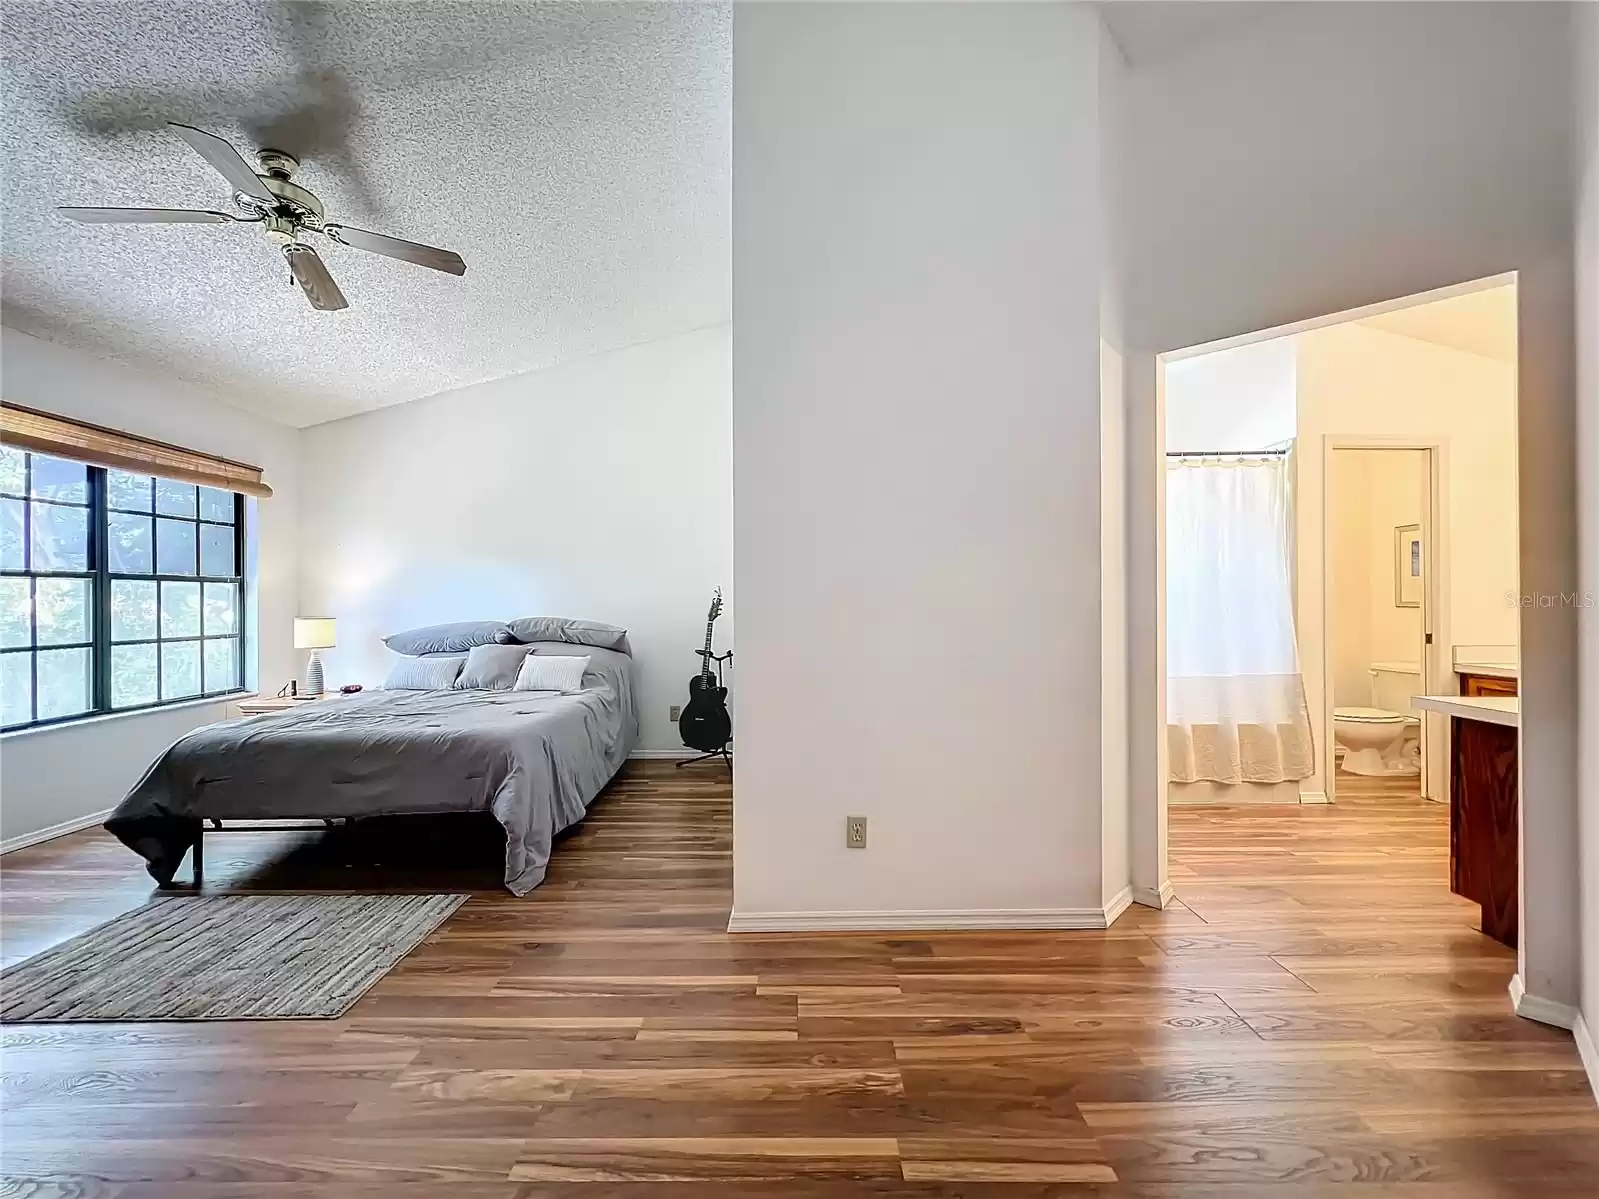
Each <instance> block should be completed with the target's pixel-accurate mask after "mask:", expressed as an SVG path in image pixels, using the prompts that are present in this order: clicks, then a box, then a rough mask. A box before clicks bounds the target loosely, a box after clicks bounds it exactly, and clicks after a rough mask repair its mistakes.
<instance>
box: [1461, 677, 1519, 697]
mask: <svg viewBox="0 0 1599 1199" xmlns="http://www.w3.org/2000/svg"><path fill="white" fill-rule="evenodd" d="M1460 694H1462V695H1515V694H1516V680H1515V679H1502V678H1500V677H1499V676H1498V675H1492V674H1463V675H1461V676H1460Z"/></svg>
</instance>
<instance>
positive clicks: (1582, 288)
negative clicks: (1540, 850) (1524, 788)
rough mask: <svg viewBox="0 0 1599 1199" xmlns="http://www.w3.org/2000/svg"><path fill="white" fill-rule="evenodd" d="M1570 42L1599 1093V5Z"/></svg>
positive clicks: (1587, 11)
mask: <svg viewBox="0 0 1599 1199" xmlns="http://www.w3.org/2000/svg"><path fill="white" fill-rule="evenodd" d="M1577 7H1578V9H1579V12H1578V14H1577V18H1576V19H1577V28H1576V30H1575V36H1574V37H1573V39H1572V46H1573V58H1574V61H1575V64H1576V86H1575V87H1574V88H1573V89H1572V94H1573V97H1574V101H1575V108H1576V121H1575V126H1576V139H1575V140H1576V146H1577V156H1576V157H1577V171H1576V193H1577V203H1576V210H1577V218H1576V224H1577V232H1576V255H1575V260H1576V264H1577V279H1576V284H1577V288H1576V292H1577V317H1576V330H1577V422H1578V451H1577V453H1578V479H1579V482H1580V487H1579V491H1578V512H1579V513H1580V520H1579V530H1578V532H1579V536H1580V544H1581V550H1580V554H1581V577H1580V580H1579V582H1580V585H1581V591H1580V594H1581V596H1582V601H1583V602H1582V604H1581V605H1580V607H1579V609H1578V620H1579V622H1580V624H1579V634H1580V636H1579V643H1580V645H1579V648H1580V654H1581V658H1580V662H1579V666H1578V669H1579V671H1580V672H1581V684H1580V691H1581V697H1582V703H1581V710H1580V713H1579V717H1578V732H1577V744H1578V746H1579V747H1580V753H1581V760H1580V772H1579V778H1580V788H1581V794H1580V803H1581V809H1580V812H1579V822H1580V839H1579V853H1580V855H1581V856H1580V861H1579V870H1580V873H1581V879H1582V903H1581V907H1580V919H1581V936H1582V985H1581V1010H1582V1017H1583V1023H1584V1025H1585V1031H1586V1032H1587V1048H1588V1050H1589V1052H1590V1053H1593V1056H1592V1057H1590V1058H1588V1060H1587V1062H1586V1064H1587V1067H1588V1080H1589V1082H1590V1083H1592V1084H1593V1085H1594V1087H1595V1089H1596V1090H1599V1052H1595V1050H1594V1037H1595V1036H1599V5H1594V4H1586V5H1578V6H1577Z"/></svg>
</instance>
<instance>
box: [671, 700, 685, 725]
mask: <svg viewBox="0 0 1599 1199" xmlns="http://www.w3.org/2000/svg"><path fill="white" fill-rule="evenodd" d="M667 711H668V712H670V713H671V714H672V721H673V723H674V724H675V723H676V722H677V721H679V720H681V719H683V705H682V704H673V705H672V706H671V707H670V708H668V709H667Z"/></svg>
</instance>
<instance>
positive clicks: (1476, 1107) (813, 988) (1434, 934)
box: [0, 763, 1599, 1199]
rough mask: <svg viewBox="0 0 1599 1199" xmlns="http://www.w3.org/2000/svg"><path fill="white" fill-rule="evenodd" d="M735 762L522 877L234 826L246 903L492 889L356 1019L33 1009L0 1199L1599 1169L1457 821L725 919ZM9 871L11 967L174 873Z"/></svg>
mask: <svg viewBox="0 0 1599 1199" xmlns="http://www.w3.org/2000/svg"><path fill="white" fill-rule="evenodd" d="M725 779H726V775H725V774H724V773H722V772H721V771H720V770H719V769H718V768H716V767H704V768H699V772H697V773H690V772H684V774H683V775H676V774H674V773H673V772H672V771H671V770H670V768H663V767H662V764H651V763H645V764H641V765H640V766H639V767H637V768H632V769H630V770H629V772H628V774H627V776H626V777H625V779H624V780H623V781H621V782H619V783H618V784H617V785H616V786H615V787H613V788H612V790H611V791H610V793H609V794H608V795H607V796H606V797H605V798H603V799H602V800H601V801H600V802H599V803H598V804H597V805H596V807H595V808H594V810H593V812H592V814H591V817H590V819H589V820H588V822H587V823H586V825H585V826H584V828H583V829H582V831H580V832H579V833H578V834H577V835H575V836H573V837H571V838H570V839H568V840H567V841H566V842H564V843H563V844H562V845H561V846H560V847H559V848H558V850H557V853H556V856H555V859H554V864H553V867H552V869H551V872H550V877H549V880H548V882H547V883H546V884H545V885H544V886H543V887H542V888H540V889H539V890H538V891H537V892H535V893H534V894H533V895H531V896H529V897H527V898H525V899H521V900H518V899H514V898H512V897H511V896H510V895H507V894H505V893H503V892H499V891H497V890H495V889H494V883H495V880H496V878H497V866H498V863H497V861H496V860H495V855H494V846H493V830H492V828H490V829H489V830H487V832H488V833H489V837H488V841H487V843H486V844H485V842H484V841H482V840H480V839H479V837H478V834H479V833H481V832H483V831H484V830H481V829H477V830H473V831H471V832H470V835H468V834H467V833H465V832H463V833H462V835H461V837H460V844H459V845H456V846H448V848H449V849H450V852H445V853H444V854H443V856H444V858H445V859H446V860H445V863H444V865H443V866H442V867H438V868H433V869H431V870H428V869H424V868H423V867H422V866H421V865H419V864H417V863H415V862H414V861H413V862H403V861H402V862H401V863H399V864H396V863H395V858H396V856H399V857H402V858H403V856H404V852H405V843H404V842H401V843H393V842H387V843H386V842H385V840H384V839H383V838H382V837H376V838H374V839H372V840H369V841H363V840H361V839H360V838H354V839H347V840H344V841H340V840H338V839H336V838H335V839H331V840H330V839H327V838H323V837H321V836H309V835H303V834H295V835H285V836H277V835H274V836H270V837H267V836H253V837H234V838H220V837H219V838H215V839H213V842H212V844H211V845H210V846H209V851H208V861H207V870H208V883H209V884H210V885H212V886H216V887H225V886H258V887H259V886H295V885H298V886H319V887H342V888H348V889H360V888H370V887H372V886H373V885H375V882H376V880H378V879H380V878H384V877H388V878H393V877H397V876H403V877H405V878H407V880H408V882H410V883H415V884H416V885H417V886H418V887H419V888H432V887H462V886H466V887H473V888H481V893H480V894H474V896H473V898H472V899H471V900H469V901H468V903H467V904H466V905H465V906H464V907H463V908H462V909H461V910H460V911H459V912H458V913H457V914H456V915H455V916H454V917H452V918H451V919H450V920H449V922H448V923H447V924H446V925H445V926H444V927H443V928H441V929H440V930H439V931H438V932H437V933H435V934H434V935H433V936H432V937H430V938H429V939H428V940H427V941H426V942H425V943H424V944H423V945H422V946H421V947H420V948H419V949H418V950H417V951H416V952H415V953H413V954H412V955H411V956H410V957H408V958H407V959H406V960H405V961H403V962H402V963H401V964H400V965H399V966H398V968H396V969H395V970H394V971H393V972H392V973H391V974H390V975H389V976H388V977H386V978H385V979H383V980H382V981H381V982H380V983H379V984H378V985H377V986H376V987H375V988H374V989H373V990H372V991H371V992H370V993H369V994H368V995H367V996H366V998H364V999H363V1000H362V1001H361V1002H360V1003H358V1004H357V1005H356V1006H355V1007H354V1008H353V1009H352V1010H351V1012H350V1013H349V1014H348V1015H347V1016H345V1017H344V1018H342V1019H339V1020H335V1021H302V1022H268V1023H230V1024H145V1025H100V1026H94V1025H14V1026H10V1027H7V1028H5V1029H4V1030H3V1042H0V1043H3V1046H4V1058H3V1064H0V1075H3V1078H0V1083H3V1090H0V1098H3V1111H0V1121H3V1126H0V1132H3V1141H0V1173H3V1175H4V1177H5V1179H6V1181H5V1182H4V1183H0V1195H5V1196H11V1195H30V1196H68V1195H72V1196H96V1197H101V1199H201V1197H203V1199H289V1197H290V1196H295V1197H300V1196H314V1197H317V1199H378V1197H379V1196H382V1197H383V1199H421V1197H423V1196H429V1197H432V1196H444V1195H448V1196H451V1197H452V1199H535V1197H537V1199H567V1197H575V1196H583V1197H584V1199H616V1197H619V1196H638V1197H641V1199H643V1197H648V1199H690V1197H693V1199H701V1197H705V1196H709V1197H711V1199H722V1197H725V1199H735V1197H738V1199H744V1197H749V1199H777V1197H780V1196H783V1197H786V1196H794V1197H800V1196H803V1197H806V1199H821V1197H824V1196H825V1197H832V1196H838V1197H840V1199H845V1197H848V1196H853V1195H861V1196H877V1197H880V1199H881V1197H892V1196H929V1197H932V1196H938V1197H941V1199H955V1197H957V1196H961V1197H965V1199H983V1197H988V1196H994V1197H998V1196H1004V1197H1006V1199H1041V1197H1043V1196H1074V1197H1075V1196H1085V1197H1087V1196H1092V1197H1094V1199H1267V1197H1276V1196H1291V1195H1314V1196H1319V1197H1321V1199H1329V1197H1332V1196H1346V1197H1347V1199H1485V1197H1487V1196H1538V1197H1549V1199H1574V1197H1575V1196H1579V1195H1581V1196H1591V1195H1593V1194H1594V1183H1593V1180H1594V1179H1595V1178H1596V1177H1599V1111H1596V1110H1595V1104H1594V1099H1593V1096H1592V1095H1591V1094H1590V1093H1589V1090H1588V1086H1587V1082H1586V1080H1585V1078H1584V1076H1583V1074H1582V1072H1581V1069H1580V1066H1579V1064H1578V1061H1577V1056H1576V1052H1575V1050H1574V1049H1573V1047H1572V1044H1571V1041H1570V1038H1569V1037H1568V1036H1567V1035H1566V1034H1564V1033H1560V1032H1558V1031H1556V1030H1553V1029H1549V1028H1545V1027H1543V1026H1541V1025H1537V1024H1532V1023H1528V1022H1526V1021H1523V1020H1520V1019H1518V1018H1516V1017H1515V1016H1514V1015H1512V1014H1511V1012H1510V1009H1509V1004H1508V1000H1507V997H1506V994H1505V987H1506V983H1507V981H1508V979H1509V976H1510V973H1511V970H1512V967H1513V957H1512V955H1511V953H1510V951H1508V950H1506V949H1504V948H1502V947H1501V946H1499V945H1496V944H1495V943H1493V942H1492V941H1490V940H1488V939H1487V938H1485V937H1483V936H1482V935H1481V934H1480V933H1478V932H1477V931H1475V929H1474V928H1473V924H1472V922H1473V921H1474V920H1475V919H1476V907H1475V906H1474V905H1472V904H1470V903H1467V902H1465V901H1463V900H1459V899H1457V898H1455V897H1453V896H1451V895H1450V894H1449V891H1448V886H1447V862H1446V855H1447V838H1448V833H1447V825H1446V819H1445V811H1444V809H1443V807H1441V806H1439V805H1432V804H1426V803H1424V802H1422V801H1421V800H1420V799H1418V798H1414V797H1407V796H1396V795H1373V796H1367V797H1361V796H1358V795H1353V794H1350V795H1348V796H1346V801H1345V802H1341V803H1340V804H1338V805H1337V806H1336V807H1322V808H1317V807H1307V808H1286V807H1280V808H1265V807H1257V808H1243V809H1226V810H1223V809H1214V808H1209V809H1207V808H1192V809H1186V810H1182V811H1173V812H1172V813H1171V818H1170V824H1171V852H1172V861H1173V867H1172V870H1173V876H1174V881H1175V883H1176V885H1177V889H1178V893H1179V896H1180V897H1181V901H1180V902H1179V903H1178V904H1176V905H1175V906H1173V907H1172V908H1170V909H1168V910H1167V911H1165V912H1154V911H1151V910H1148V909H1143V908H1134V909H1132V910H1131V911H1129V912H1128V913H1127V915H1125V916H1124V917H1123V918H1122V919H1121V920H1120V921H1119V922H1118V923H1117V924H1116V926H1115V927H1114V928H1112V929H1110V930H1108V931H1105V932H1099V933H1009V932H1007V933H998V934H983V933H958V934H948V935H938V934H924V933H915V934H904V935H881V936H857V935H822V936H795V935H740V936H737V937H730V936H728V935H727V934H726V933H725V932H724V931H723V929H724V926H725V922H726V919H727V912H728V905H729V892H730V861H729V838H730V833H731V819H730V811H729V806H730V805H729V791H728V787H727V785H726V782H725ZM445 846H447V839H445V840H434V839H431V838H430V841H429V852H430V854H432V853H437V852H441V847H445ZM457 851H458V852H457ZM373 859H382V860H383V861H385V862H387V863H389V864H388V865H387V866H386V867H383V866H380V867H373V866H372V865H371V862H372V860H373ZM3 866H4V874H3V878H0V902H3V911H0V931H3V934H4V953H5V958H6V960H7V961H14V960H16V959H17V958H19V957H22V956H26V955H27V954H28V953H30V952H33V951H35V950H36V949H37V948H39V947H41V946H43V945H47V944H50V943H52V942H54V941H57V940H60V939H62V938H64V937H66V936H68V935H70V934H71V933H73V932H75V931H78V930H81V929H82V928H85V927H88V926H90V925H92V924H94V923H96V922H98V921H100V920H103V919H105V918H107V917H108V916H110V915H112V914H114V913H116V912H117V911H120V910H124V909H127V908H129V907H132V906H135V905H136V904H138V903H140V902H142V901H143V899H144V898H145V897H146V896H147V895H148V894H149V891H150V887H149V883H148V879H147V878H145V876H144V875H143V873H142V871H141V870H139V868H138V867H137V865H136V864H135V862H134V860H133V858H132V855H130V854H128V853H127V852H126V851H124V850H123V849H122V848H121V847H120V846H118V845H116V844H115V843H113V842H111V841H110V840H109V839H107V838H106V837H104V836H102V835H100V834H98V833H84V834H78V835H75V836H73V837H69V838H64V839H61V840H58V841H55V842H52V843H50V844H47V845H43V846H39V847H36V848H34V849H31V850H25V851H22V852H19V853H16V854H13V855H10V856H8V857H7V858H5V859H4V863H3Z"/></svg>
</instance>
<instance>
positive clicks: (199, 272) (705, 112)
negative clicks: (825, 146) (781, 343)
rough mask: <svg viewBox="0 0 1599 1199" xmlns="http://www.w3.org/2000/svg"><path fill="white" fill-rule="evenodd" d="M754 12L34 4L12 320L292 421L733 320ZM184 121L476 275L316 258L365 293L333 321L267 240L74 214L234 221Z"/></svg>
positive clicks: (4, 29)
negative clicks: (733, 127) (179, 126)
mask: <svg viewBox="0 0 1599 1199" xmlns="http://www.w3.org/2000/svg"><path fill="white" fill-rule="evenodd" d="M730 11H731V10H730V8H729V7H728V6H727V5H712V4H642V5H623V4H608V3H595V4H582V5H567V4H560V5H557V4H537V5H535V4H530V3H520V4H509V3H490V2H479V3H464V4H446V3H435V2H430V0H423V2H420V3H408V4H399V3H338V4H327V5H322V4H303V3H291V4H262V3H231V4H229V3H216V2H208V3H198V2H194V0H190V2H187V3H153V2H151V0H141V2H140V3H136V4H133V3H116V4H77V3H72V4H58V3H29V4H12V3H7V4H6V6H5V19H4V22H3V23H0V42H3V46H4V63H5V73H4V90H3V93H0V102H3V109H4V116H3V137H4V146H3V153H4V166H3V169H0V174H3V188H4V209H3V217H4V277H3V293H0V299H3V311H0V319H3V321H4V323H5V324H7V325H10V326H12V327H13V328H17V329H21V330H22V331H24V332H27V333H32V334H34V335H36V336H39V337H42V338H45V339H47V340H49V341H54V342H59V343H62V344H65V345H71V346H76V347H79V348H82V349H84V350H87V351H89V352H91V353H96V354H99V355H102V356H105V357H110V358H114V359H117V360H121V361H126V362H130V363H135V364H141V365H151V366H155V367H157V368H160V369H163V370H166V371H168V372H171V373H172V374H175V375H177V376H179V377H181V378H184V379H187V380H189V381H192V382H194V383H196V384H199V385H201V386H202V387H204V388H205V389H207V390H208V391H210V392H211V393H212V394H215V395H217V396H219V397H221V398H223V399H225V400H227V401H228V402H229V403H232V404H235V405H237V406H239V407H243V408H248V409H251V410H253V411H256V412H259V413H262V414H264V415H266V416H270V417H272V418H274V419H277V420H281V421H284V422H286V423H289V424H294V425H308V424H315V423H318V422H321V421H326V420H331V419H334V418H337V417H340V416H346V415H349V414H351V413H355V412H360V411H364V410H367V409H371V408H377V407H381V406H383V405H386V404H395V403H400V402H402V401H405V400H410V399H416V398H418V397H421V396H425V395H432V394H434V393H436V392H439V391H444V390H448V389H450V388H452V387H459V386H462V385H465V384H468V383H473V382H479V381H482V380H485V379H491V378H497V377H500V376H503V375H508V374H515V373H518V372H521V371H526V370H531V369H535V368H539V367H544V366H549V365H551V364H553V363H555V362H558V361H561V360H564V359H568V358H572V357H575V356H579V355H583V354H590V353H595V352H598V351H603V350H607V349H614V348H617V347H619V346H623V345H629V344H632V343H636V342H639V341H645V340H650V339H653V338H657V337H663V336H670V335H672V334H675V333H680V332H684V331H687V330H689V329H693V328H698V327H701V326H704V325H707V324H712V323H715V322H718V321H725V320H727V319H728V318H729V316H730V313H731V295H730V292H731V282H730V240H731V238H730V229H729V222H730V180H731V136H730V132H731V131H730V123H731V58H732V39H731V16H730ZM169 120H172V121H181V122H183V123H185V124H191V125H197V126H199V127H201V128H203V129H209V130H211V131H213V132H216V133H219V134H221V135H222V136H223V137H226V138H227V139H228V140H230V141H232V142H233V143H234V145H235V146H236V147H238V148H239V150H240V151H241V152H242V153H244V154H245V156H246V158H249V157H250V155H251V152H252V151H253V150H254V149H256V148H257V147H259V146H262V145H270V146H272V147H275V148H277V149H280V150H286V151H288V152H290V153H292V154H295V155H297V156H299V157H300V158H301V160H302V166H301V170H300V172H299V173H298V174H297V175H296V176H295V181H296V182H297V183H300V184H302V185H304V186H307V187H309V188H310V189H311V190H312V191H314V192H315V193H316V194H317V195H318V196H319V197H320V198H321V200H322V202H323V204H324V205H325V206H326V208H327V212H328V219H330V220H335V221H339V222H341V223H344V224H349V225H354V226H357V227H359V228H363V229H373V230H377V231H379V232H384V233H391V234H395V235H397V236H400V237H407V238H410V239H412V240H415V241H421V242H426V243H428V244H431V245H437V246H443V247H445V248H447V249H451V250H455V251H457V252H458V253H460V254H461V255H462V257H464V258H465V259H466V263H467V273H466V276H465V277H464V278H455V277H452V276H449V275H444V274H439V273H437V272H434V271H429V270H426V269H424V268H421V267H417V266H412V265H409V264H407V263H403V262H398V261H395V260H392V259H388V258H383V257H379V256H377V255H372V254H367V253H364V252H362V251H360V250H355V249H351V248H348V247H345V246H341V245H338V244H336V243H333V242H331V241H330V240H328V239H326V238H316V239H314V242H315V244H316V246H317V248H318V251H319V252H320V253H321V254H322V256H323V258H324V260H325V261H326V262H327V263H328V266H329V268H330V269H331V270H332V272H333V275H334V277H335V278H336V279H337V280H338V282H339V285H340V286H341V287H342V288H343V290H344V293H345V295H346V296H348V297H349V300H350V308H349V309H348V310H346V311H342V312H316V311H313V310H312V309H311V307H310V306H309V305H308V304H307V303H306V301H305V298H304V296H303V295H302V294H301V293H300V291H299V289H298V288H297V287H291V286H290V285H289V283H288V272H287V270H286V268H285V267H284V265H283V262H282V255H281V253H280V252H279V251H278V250H277V249H276V248H275V247H274V246H272V244H271V243H270V242H268V241H267V239H266V238H265V236H264V235H263V234H262V233H261V231H260V229H259V228H258V227H256V226H252V225H228V226H218V225H199V226H181V225H167V226H160V225H156V226H120V227H117V226H93V225H79V224H75V223H73V222H71V221H68V220H66V219H65V218H64V217H61V216H60V215H59V214H57V213H55V212H53V211H52V208H53V206H55V205H57V204H84V205H118V206H124V205H125V206H136V207H145V206H155V207H184V208H188V207H195V208H224V209H227V210H231V200H230V198H229V194H228V191H229V189H228V187H227V184H226V183H225V182H224V181H223V179H222V178H221V176H219V175H217V174H216V173H215V172H214V171H212V170H211V168H210V167H208V166H207V165H206V163H205V162H204V161H203V160H202V159H201V158H200V157H199V156H198V155H196V154H195V153H194V152H193V151H191V150H190V149H189V148H188V147H187V146H186V145H185V144H184V143H183V142H181V141H180V140H178V139H177V138H176V137H174V136H172V135H171V134H170V133H169V132H167V131H166V130H165V129H164V128H163V126H164V124H165V122H166V121H169Z"/></svg>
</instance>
